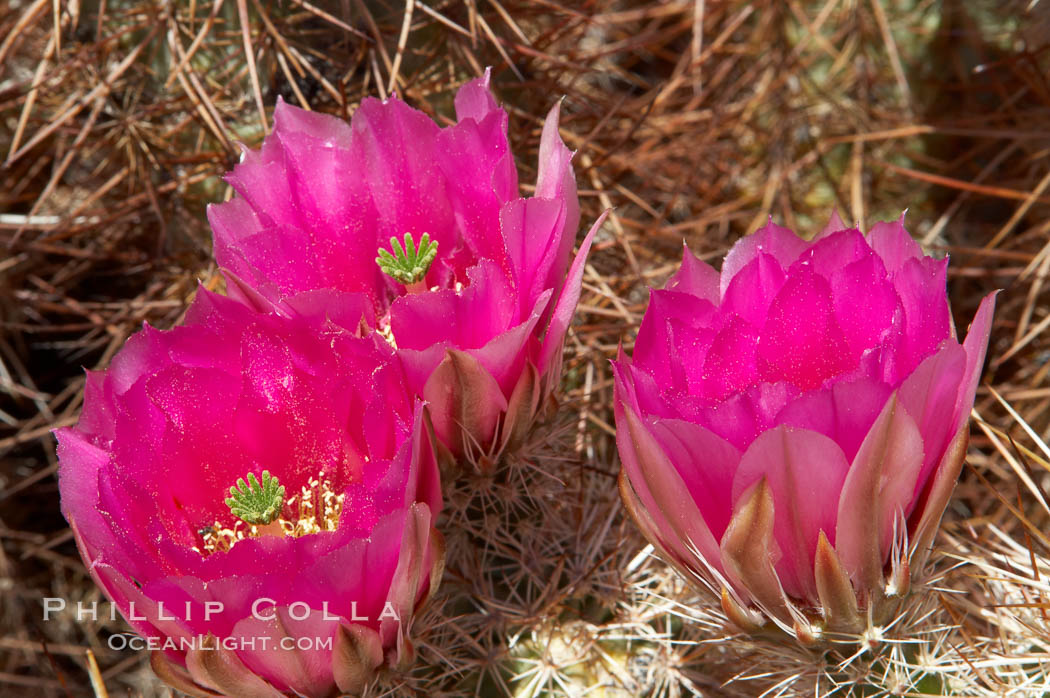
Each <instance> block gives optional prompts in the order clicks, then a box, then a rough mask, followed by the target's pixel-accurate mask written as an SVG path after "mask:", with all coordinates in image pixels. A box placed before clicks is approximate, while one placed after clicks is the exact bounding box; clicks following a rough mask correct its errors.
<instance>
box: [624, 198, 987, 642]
mask: <svg viewBox="0 0 1050 698" xmlns="http://www.w3.org/2000/svg"><path fill="white" fill-rule="evenodd" d="M902 221H903V217H902ZM947 264H948V262H947V260H937V259H933V258H931V257H926V256H924V255H923V254H922V251H921V250H920V249H919V246H918V245H917V244H916V243H915V242H914V241H913V240H912V238H911V237H910V236H909V235H908V233H907V231H905V229H904V226H903V224H902V222H901V221H897V222H892V223H878V224H876V225H875V226H874V227H873V228H872V230H871V231H870V233H869V234H868V235H863V234H861V233H860V231H858V230H856V229H852V228H850V229H847V228H846V226H845V225H843V224H842V222H841V221H840V220H839V218H838V216H837V215H835V216H833V217H832V220H831V222H830V223H829V224H828V226H827V227H826V228H825V229H824V231H822V232H821V233H820V234H819V235H817V236H816V237H815V238H814V239H813V240H812V241H810V242H807V241H805V240H803V239H801V238H799V237H797V236H796V235H795V234H794V233H793V232H791V231H790V230H787V229H786V228H781V227H779V226H776V225H774V224H773V223H769V224H768V225H767V226H765V227H764V228H762V229H761V230H759V231H758V232H756V233H754V234H753V235H749V236H747V237H745V238H743V239H741V240H740V241H739V242H737V243H736V245H734V246H733V248H732V249H731V250H730V251H729V254H728V255H727V256H726V259H725V262H724V263H723V265H722V272H721V274H719V273H718V272H716V271H715V270H714V269H712V268H711V267H709V266H708V265H706V264H704V263H703V262H700V261H698V260H697V259H696V258H694V257H693V256H692V254H690V253H689V251H688V250H686V251H685V252H684V255H683V259H682V266H681V269H680V270H679V271H678V273H677V274H676V275H675V276H674V277H673V278H672V279H671V280H670V281H669V282H668V284H667V286H666V288H665V289H664V290H659V291H657V290H654V291H652V295H651V298H650V304H649V308H648V310H647V312H646V314H645V318H644V319H643V321H642V325H641V328H640V330H639V332H638V338H637V342H636V344H635V348H634V355H633V358H630V359H629V358H626V357H624V356H621V357H620V358H619V359H618V360H617V361H615V362H614V370H615V377H616V424H617V444H618V447H619V451H620V457H621V460H622V462H623V470H622V472H621V476H620V489H621V493H622V495H623V498H624V501H625V503H626V506H627V508H628V510H629V511H630V513H631V514H632V516H633V517H634V519H635V521H636V522H637V523H638V525H639V527H640V528H641V529H642V531H643V532H644V533H645V535H646V537H647V538H648V539H649V540H650V541H651V542H652V543H653V545H654V546H655V547H656V548H657V549H658V550H659V551H660V552H661V553H662V554H663V555H664V556H665V557H666V559H668V560H669V561H670V562H672V563H673V564H674V565H675V566H676V567H677V568H678V569H679V570H680V571H681V572H682V573H683V574H685V575H686V576H687V577H689V578H690V579H691V580H693V581H694V582H695V583H697V584H699V585H703V586H707V587H710V588H712V589H713V591H715V592H716V593H720V594H721V596H722V600H723V607H724V608H725V610H726V612H727V615H728V616H729V618H730V619H731V620H733V621H734V622H735V623H736V624H737V625H739V626H742V627H745V628H748V629H754V628H756V627H758V626H760V625H762V624H763V623H764V622H765V621H766V620H767V619H768V620H772V621H773V622H775V623H776V624H777V625H778V626H780V627H781V628H783V629H785V630H787V631H788V632H790V633H792V634H794V635H795V636H796V637H797V638H799V639H800V640H805V641H812V639H813V638H812V634H813V632H814V631H816V632H817V633H818V634H819V632H820V631H822V630H823V629H825V628H827V629H831V630H842V631H851V632H852V631H856V630H857V629H858V628H859V627H860V626H861V625H862V616H864V613H863V611H864V609H865V607H866V606H868V605H870V606H871V607H872V608H873V610H874V613H875V616H876V617H877V616H878V614H879V612H880V611H879V609H880V608H881V607H882V606H883V605H884V604H882V603H881V602H882V601H883V600H884V599H886V598H887V597H893V596H899V595H902V594H904V593H905V592H906V591H907V588H908V584H909V581H910V571H911V572H914V571H916V570H918V569H919V568H921V566H922V561H923V560H924V558H925V554H926V551H927V549H928V548H929V546H930V544H931V541H932V539H933V535H934V532H935V530H936V528H937V526H938V524H939V522H940V518H941V514H942V513H943V511H944V508H945V506H946V505H947V502H948V498H949V496H950V494H951V491H952V489H953V487H954V485H955V481H956V479H957V477H958V473H959V471H960V469H961V467H962V461H963V456H964V454H965V451H966V442H967V437H968V433H969V432H968V426H967V418H968V416H969V413H970V409H971V407H972V406H973V400H974V393H975V391H976V388H977V380H978V377H979V375H980V371H981V366H982V364H983V362H984V356H985V350H986V347H987V343H988V334H989V331H990V328H991V321H992V311H993V307H994V294H992V295H989V296H987V297H986V298H985V299H984V300H983V301H982V303H981V306H980V309H979V310H978V311H977V315H976V317H975V318H974V321H973V323H972V324H971V327H970V330H969V332H968V333H967V336H966V340H965V342H963V343H962V344H960V343H959V341H958V340H957V339H956V335H955V329H954V327H953V325H952V320H951V315H950V313H949V309H948V302H947V298H946V295H945V280H946V273H947ZM909 570H910V571H909Z"/></svg>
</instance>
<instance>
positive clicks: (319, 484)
mask: <svg viewBox="0 0 1050 698" xmlns="http://www.w3.org/2000/svg"><path fill="white" fill-rule="evenodd" d="M284 493H285V488H284V486H283V485H280V484H279V483H278V482H277V478H275V477H273V476H271V475H270V473H269V472H268V471H265V470H264V471H263V473H262V481H261V482H260V481H259V480H258V479H256V477H255V475H254V473H249V474H248V482H247V483H245V481H244V479H243V478H241V479H238V480H237V486H236V487H231V488H230V496H229V497H227V498H226V505H227V506H229V507H230V513H231V514H233V515H234V516H235V517H237V520H236V521H235V522H233V524H232V525H228V523H227V524H223V523H222V522H220V521H218V520H216V521H215V523H213V524H212V525H211V526H205V527H204V528H202V529H200V530H199V531H198V534H199V535H200V538H201V543H200V545H196V546H193V549H194V550H196V551H197V552H198V553H200V554H201V555H203V556H204V557H207V556H208V555H211V554H212V553H216V552H227V551H229V550H230V549H231V548H233V546H234V545H236V544H237V543H238V542H240V541H242V540H244V539H246V538H259V537H262V536H290V537H292V538H299V537H301V536H306V535H309V534H311V533H321V532H323V531H334V530H336V529H337V528H338V527H339V516H340V514H342V511H343V500H344V499H345V498H346V494H345V493H344V494H336V491H335V488H334V487H333V486H332V483H331V481H330V480H328V479H327V478H326V477H325V473H324V471H321V472H320V473H318V474H317V477H315V478H311V479H310V480H309V482H307V484H305V485H303V487H302V489H301V490H300V491H299V493H298V494H294V495H292V496H291V497H289V498H288V499H287V500H285V499H284Z"/></svg>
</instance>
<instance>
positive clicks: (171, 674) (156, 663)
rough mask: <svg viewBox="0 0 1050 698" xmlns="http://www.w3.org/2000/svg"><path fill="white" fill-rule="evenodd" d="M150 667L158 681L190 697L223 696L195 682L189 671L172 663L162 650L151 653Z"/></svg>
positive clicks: (209, 697)
mask: <svg viewBox="0 0 1050 698" xmlns="http://www.w3.org/2000/svg"><path fill="white" fill-rule="evenodd" d="M149 665H150V667H151V668H152V669H153V673H154V674H156V675H157V678H158V679H160V680H161V681H163V682H164V683H166V684H167V685H168V686H171V687H172V688H174V689H175V690H176V691H181V692H183V693H185V694H186V695H188V696H192V697H193V698H216V697H217V696H221V695H222V694H221V693H216V692H215V691H212V690H210V689H207V688H205V687H204V686H201V685H200V684H199V683H197V682H196V681H194V680H193V677H192V676H190V673H189V672H188V671H186V670H185V669H183V668H182V667H181V666H179V665H178V664H175V663H174V662H172V661H171V660H170V659H168V657H167V656H166V655H165V654H164V653H163V652H161V651H160V650H153V651H152V652H150V653H149Z"/></svg>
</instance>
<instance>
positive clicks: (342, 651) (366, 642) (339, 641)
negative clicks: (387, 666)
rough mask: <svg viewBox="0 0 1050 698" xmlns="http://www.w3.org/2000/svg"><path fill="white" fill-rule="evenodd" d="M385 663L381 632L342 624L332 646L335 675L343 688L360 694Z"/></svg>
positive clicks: (336, 681) (336, 682)
mask: <svg viewBox="0 0 1050 698" xmlns="http://www.w3.org/2000/svg"><path fill="white" fill-rule="evenodd" d="M382 664H383V643H382V641H381V640H380V639H379V633H377V632H376V631H375V630H372V629H371V628H368V627H365V626H363V625H342V624H340V626H339V628H338V629H337V630H336V632H335V642H334V643H333V645H332V676H333V677H335V685H336V686H338V687H339V690H340V691H343V692H344V693H349V694H351V695H360V694H362V693H363V692H364V690H365V689H366V688H367V687H368V685H369V684H370V683H371V682H372V680H373V679H374V678H375V676H376V671H377V670H378V669H379V667H380V666H382Z"/></svg>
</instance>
